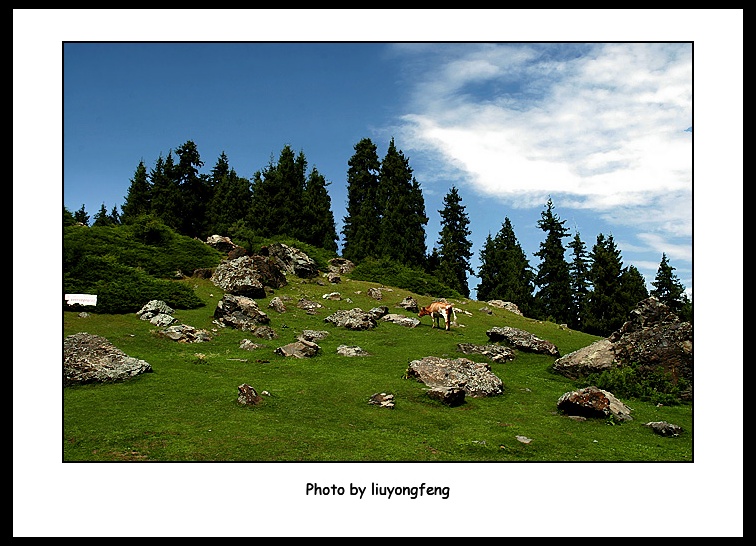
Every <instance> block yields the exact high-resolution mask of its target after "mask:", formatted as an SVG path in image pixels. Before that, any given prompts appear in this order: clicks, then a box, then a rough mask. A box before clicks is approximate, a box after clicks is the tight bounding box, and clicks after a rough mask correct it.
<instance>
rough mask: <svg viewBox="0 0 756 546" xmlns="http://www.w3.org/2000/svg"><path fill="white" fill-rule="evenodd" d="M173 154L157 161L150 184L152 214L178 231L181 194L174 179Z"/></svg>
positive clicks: (169, 152) (170, 152)
mask: <svg viewBox="0 0 756 546" xmlns="http://www.w3.org/2000/svg"><path fill="white" fill-rule="evenodd" d="M173 171H174V163H173V152H172V151H168V156H167V157H166V158H165V159H163V156H162V154H161V155H160V156H158V158H157V160H156V161H155V166H154V167H153V168H152V170H151V171H150V183H151V185H152V203H151V205H152V214H153V215H154V216H155V217H157V219H158V220H160V221H161V222H162V223H163V224H165V225H166V226H168V227H170V228H171V229H173V230H175V231H178V230H179V229H180V227H181V226H180V222H179V214H180V209H179V203H180V200H181V194H180V193H179V187H178V183H177V182H176V180H175V179H174V173H173Z"/></svg>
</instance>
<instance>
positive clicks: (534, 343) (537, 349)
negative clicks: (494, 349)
mask: <svg viewBox="0 0 756 546" xmlns="http://www.w3.org/2000/svg"><path fill="white" fill-rule="evenodd" d="M486 335H487V336H488V339H490V340H491V341H493V342H499V341H500V342H502V343H504V344H505V345H507V346H508V347H512V348H513V349H518V350H520V351H528V352H531V353H540V354H545V355H549V356H559V349H557V347H556V345H554V344H553V343H552V342H550V341H547V340H545V339H541V338H539V337H536V336H534V335H533V334H531V333H530V332H528V331H525V330H521V329H519V328H513V327H511V326H494V327H493V328H491V329H489V330H488V331H487V332H486Z"/></svg>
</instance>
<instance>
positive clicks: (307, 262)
mask: <svg viewBox="0 0 756 546" xmlns="http://www.w3.org/2000/svg"><path fill="white" fill-rule="evenodd" d="M260 254H262V255H263V256H268V257H270V259H271V261H272V262H273V263H275V264H276V265H277V266H278V267H279V268H280V269H281V270H282V271H283V272H284V274H286V275H296V276H297V277H300V278H302V279H312V278H313V277H317V276H318V266H317V264H316V263H315V261H314V260H313V259H312V258H310V257H309V256H308V255H307V254H305V253H304V252H303V251H301V250H299V249H298V248H294V247H291V246H288V245H285V244H283V243H273V244H272V245H270V246H267V247H263V248H261V249H260Z"/></svg>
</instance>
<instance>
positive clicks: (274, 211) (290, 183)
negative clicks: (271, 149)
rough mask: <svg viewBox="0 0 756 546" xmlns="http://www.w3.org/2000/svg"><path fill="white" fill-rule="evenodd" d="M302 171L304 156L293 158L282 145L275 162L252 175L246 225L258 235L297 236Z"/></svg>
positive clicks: (302, 183) (301, 192)
mask: <svg viewBox="0 0 756 546" xmlns="http://www.w3.org/2000/svg"><path fill="white" fill-rule="evenodd" d="M306 168H307V161H306V160H305V157H304V154H303V153H302V152H300V153H299V155H297V156H295V154H294V151H293V150H292V148H291V146H290V145H288V144H286V145H285V146H284V147H283V149H282V150H281V153H280V155H279V158H278V162H277V163H274V162H273V160H272V159H271V161H270V162H269V163H268V165H267V167H266V168H264V169H263V170H262V171H257V172H256V173H255V174H254V176H253V178H252V185H251V191H252V198H251V201H250V209H249V215H248V223H249V225H250V227H251V228H252V229H253V230H254V231H255V232H256V233H257V234H258V235H262V236H263V237H270V236H272V235H288V236H290V237H296V236H297V235H298V234H299V231H300V225H299V214H300V211H301V207H302V194H303V192H304V187H305V170H306Z"/></svg>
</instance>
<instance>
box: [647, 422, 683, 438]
mask: <svg viewBox="0 0 756 546" xmlns="http://www.w3.org/2000/svg"><path fill="white" fill-rule="evenodd" d="M643 426H644V427H649V428H651V430H653V431H654V432H655V433H656V434H659V435H660V436H679V435H680V433H681V432H682V428H680V427H679V426H677V425H673V424H672V423H667V422H666V421H651V422H649V423H646V424H644V425H643Z"/></svg>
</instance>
